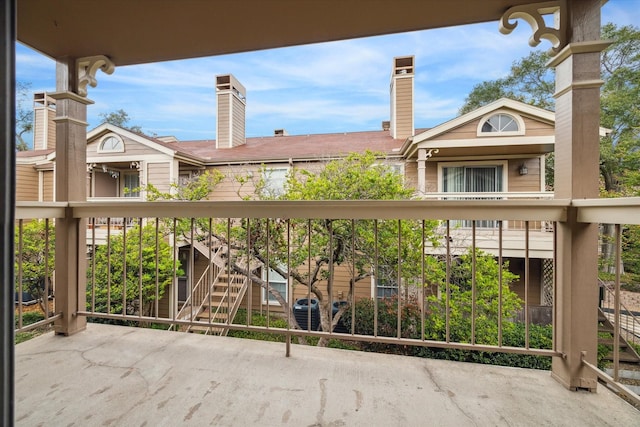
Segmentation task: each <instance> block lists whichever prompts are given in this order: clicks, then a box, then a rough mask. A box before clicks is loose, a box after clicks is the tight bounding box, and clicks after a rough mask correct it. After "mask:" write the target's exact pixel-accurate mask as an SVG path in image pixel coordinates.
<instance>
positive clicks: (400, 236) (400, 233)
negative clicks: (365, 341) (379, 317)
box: [396, 220, 402, 338]
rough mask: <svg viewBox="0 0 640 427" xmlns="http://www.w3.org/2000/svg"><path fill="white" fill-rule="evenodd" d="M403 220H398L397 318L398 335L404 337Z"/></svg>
mask: <svg viewBox="0 0 640 427" xmlns="http://www.w3.org/2000/svg"><path fill="white" fill-rule="evenodd" d="M401 248H402V221H401V220H398V266H397V270H396V272H397V278H396V280H397V285H398V295H397V296H398V319H397V322H398V324H397V329H398V330H397V337H398V338H401V337H402V289H401V285H402V267H401V263H402V261H401V259H402V251H401Z"/></svg>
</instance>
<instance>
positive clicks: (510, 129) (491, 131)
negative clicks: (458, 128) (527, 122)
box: [478, 111, 524, 137]
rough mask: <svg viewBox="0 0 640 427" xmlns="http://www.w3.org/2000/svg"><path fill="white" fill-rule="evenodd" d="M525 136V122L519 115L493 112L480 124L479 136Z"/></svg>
mask: <svg viewBox="0 0 640 427" xmlns="http://www.w3.org/2000/svg"><path fill="white" fill-rule="evenodd" d="M508 135H524V120H522V117H520V116H519V115H517V114H510V113H503V112H495V111H494V112H493V113H491V114H488V115H486V116H484V117H483V118H482V119H481V120H480V122H479V123H478V136H489V137H490V136H508Z"/></svg>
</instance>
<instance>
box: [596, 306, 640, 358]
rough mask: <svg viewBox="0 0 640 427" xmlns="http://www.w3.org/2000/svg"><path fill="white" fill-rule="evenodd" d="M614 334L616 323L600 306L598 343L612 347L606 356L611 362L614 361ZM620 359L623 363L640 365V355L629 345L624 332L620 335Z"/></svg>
mask: <svg viewBox="0 0 640 427" xmlns="http://www.w3.org/2000/svg"><path fill="white" fill-rule="evenodd" d="M613 335H614V324H613V323H612V322H611V320H610V319H609V316H607V314H606V313H605V312H604V311H603V310H602V309H601V308H598V344H599V345H605V346H607V347H608V348H609V349H610V350H609V352H608V353H607V355H606V356H605V357H604V358H605V360H609V361H611V362H613V344H614V343H613V341H614V339H613V338H614V337H613ZM619 360H620V362H622V363H627V364H633V365H638V366H640V355H638V353H637V352H636V351H635V349H634V348H633V347H632V346H630V345H629V342H628V341H627V340H626V339H625V337H624V336H623V334H620V336H619Z"/></svg>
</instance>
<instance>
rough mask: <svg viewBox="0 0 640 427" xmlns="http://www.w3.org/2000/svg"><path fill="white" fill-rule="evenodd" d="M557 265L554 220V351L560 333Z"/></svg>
mask: <svg viewBox="0 0 640 427" xmlns="http://www.w3.org/2000/svg"><path fill="white" fill-rule="evenodd" d="M557 265H558V223H557V222H556V221H554V222H553V301H552V304H553V306H552V310H551V325H552V327H553V331H552V332H553V334H552V337H553V339H552V344H551V346H552V348H553V350H554V351H557V349H558V341H559V338H558V334H559V333H560V331H559V329H560V328H558V318H559V317H558V306H559V305H560V304H559V303H558V286H557V283H558V269H557V268H556V267H557Z"/></svg>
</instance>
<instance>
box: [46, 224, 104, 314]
mask: <svg viewBox="0 0 640 427" xmlns="http://www.w3.org/2000/svg"><path fill="white" fill-rule="evenodd" d="M96 250H97V246H96V219H95V217H94V218H91V312H92V313H95V312H96ZM54 304H55V300H54Z"/></svg>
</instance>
